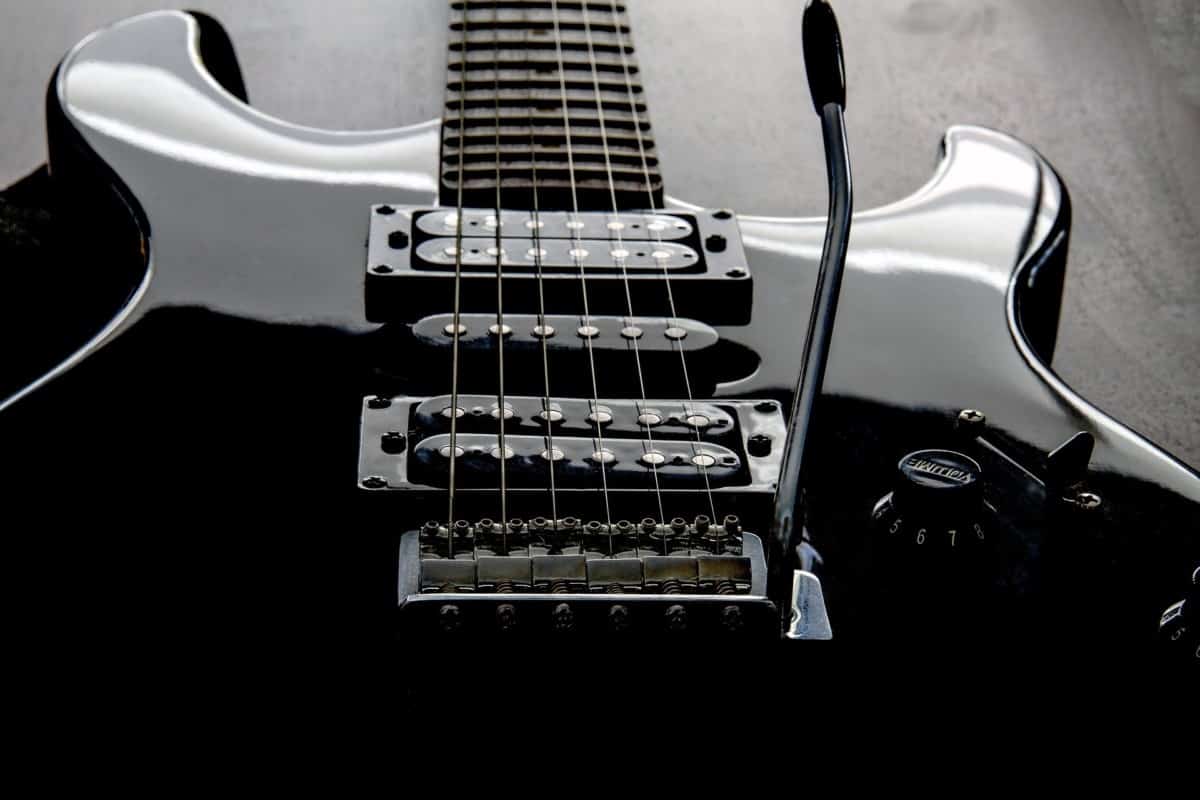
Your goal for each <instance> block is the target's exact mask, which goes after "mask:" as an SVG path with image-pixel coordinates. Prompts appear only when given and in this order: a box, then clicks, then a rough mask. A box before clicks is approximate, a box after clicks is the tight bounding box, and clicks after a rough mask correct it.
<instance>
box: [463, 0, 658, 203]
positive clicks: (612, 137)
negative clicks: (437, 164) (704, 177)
mask: <svg viewBox="0 0 1200 800" xmlns="http://www.w3.org/2000/svg"><path fill="white" fill-rule="evenodd" d="M449 48H450V54H449V59H448V68H447V80H446V106H445V115H444V117H443V119H442V167H441V201H442V204H443V205H447V206H455V205H458V204H459V188H460V182H461V189H462V198H461V201H462V202H461V205H462V206H463V207H474V208H493V207H495V206H496V184H497V177H498V178H499V184H500V206H501V207H502V208H509V209H530V208H534V207H535V202H536V207H538V208H541V209H545V210H572V209H574V208H576V207H577V208H578V210H580V211H604V210H612V209H613V205H614V196H615V204H616V207H617V208H618V209H645V208H650V207H651V206H652V205H653V207H655V208H659V207H661V206H662V197H663V188H662V175H661V173H660V172H659V167H658V155H657V153H656V152H655V149H654V137H653V134H652V132H651V130H650V118H649V114H648V112H647V110H646V102H645V94H644V92H643V89H642V82H641V74H640V72H639V70H638V66H637V62H636V60H635V56H634V50H633V42H632V38H631V36H630V31H629V20H628V18H627V17H626V13H625V4H624V2H615V0H614V2H606V1H605V0H598V1H595V2H587V3H583V2H570V1H569V0H542V1H541V2H538V1H536V0H495V1H493V0H470V2H464V1H463V0H454V1H453V2H451V4H450V34H449ZM564 106H565V107H564ZM572 188H574V191H573V192H572ZM535 191H536V197H535ZM652 197H653V200H652V199H651V198H652Z"/></svg>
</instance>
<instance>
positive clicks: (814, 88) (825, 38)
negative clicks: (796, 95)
mask: <svg viewBox="0 0 1200 800" xmlns="http://www.w3.org/2000/svg"><path fill="white" fill-rule="evenodd" d="M801 38H802V39H803V42H804V69H805V70H806V71H807V72H808V91H809V92H810V93H811V94H812V100H813V108H815V109H816V110H817V116H821V114H822V109H824V108H825V106H827V105H829V104H830V103H836V104H837V105H839V106H841V107H842V108H843V109H844V108H845V107H846V65H845V62H844V60H843V58H842V34H841V33H840V32H839V31H838V24H837V17H835V16H834V14H833V9H832V8H831V7H830V5H829V3H827V2H826V0H810V1H809V4H808V6H807V7H806V8H805V9H804V19H803V22H802V30H801Z"/></svg>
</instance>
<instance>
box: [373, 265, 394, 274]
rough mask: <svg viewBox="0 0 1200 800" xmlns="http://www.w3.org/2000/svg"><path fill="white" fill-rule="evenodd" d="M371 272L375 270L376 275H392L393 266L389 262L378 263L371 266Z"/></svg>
mask: <svg viewBox="0 0 1200 800" xmlns="http://www.w3.org/2000/svg"><path fill="white" fill-rule="evenodd" d="M371 272H374V273H375V274H376V275H390V274H391V273H392V268H391V267H389V266H388V265H387V264H376V265H375V266H373V267H371Z"/></svg>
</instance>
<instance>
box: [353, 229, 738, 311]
mask: <svg viewBox="0 0 1200 800" xmlns="http://www.w3.org/2000/svg"><path fill="white" fill-rule="evenodd" d="M460 224H461V237H460V235H459V227H460ZM497 225H499V238H500V241H499V243H497V241H496V238H497ZM460 238H461V245H460V244H458V242H459V241H460ZM497 260H499V261H500V262H501V266H500V268H501V270H502V271H503V274H504V279H503V280H504V297H505V301H504V306H505V308H504V310H505V312H508V313H513V314H536V313H537V312H538V310H539V304H541V305H542V306H544V307H545V308H547V309H554V310H555V311H556V312H557V313H560V314H561V313H564V312H569V313H575V312H579V311H581V310H582V308H583V306H584V305H585V304H584V302H583V293H584V291H585V290H586V293H587V302H586V306H587V308H588V311H589V313H590V314H594V315H597V316H621V315H629V316H639V317H651V316H660V317H672V318H674V317H680V318H691V319H695V320H699V321H702V322H706V323H709V324H729V325H735V324H745V323H747V322H749V321H750V306H751V300H752V295H753V289H752V279H751V275H750V268H749V264H748V263H747V259H746V254H745V251H744V249H743V246H742V240H741V234H740V233H739V231H738V224H737V218H736V217H735V216H734V215H733V214H731V213H730V212H728V211H715V212H709V211H673V210H664V211H654V212H649V211H647V212H634V211H623V212H621V213H620V214H615V215H614V214H613V213H611V212H610V213H604V212H580V213H578V214H569V213H566V212H544V213H540V214H536V215H535V214H534V213H533V212H525V211H505V212H503V213H502V214H501V215H500V218H499V220H497V217H496V213H495V211H492V210H487V209H463V210H462V212H461V214H460V213H458V212H456V211H455V210H454V209H445V208H442V209H428V208H414V207H405V206H390V205H380V206H375V207H374V208H373V209H372V213H371V222H370V229H369V233H368V239H367V264H366V275H367V278H366V306H367V318H368V319H370V320H371V321H373V322H413V321H416V320H418V319H421V318H422V317H424V316H426V315H427V314H428V311H429V309H430V307H431V306H433V307H435V308H436V307H437V306H438V305H443V306H444V308H445V309H446V310H450V309H453V308H454V302H453V300H454V282H455V281H454V276H455V274H456V272H457V273H459V274H460V276H461V280H460V281H459V283H460V293H459V310H460V311H461V312H464V313H471V314H478V313H489V312H490V313H492V314H494V313H495V312H496V274H497V269H496V262H497ZM581 276H584V277H586V281H585V280H582V279H581ZM539 281H540V282H539ZM626 283H628V284H629V287H628V288H629V291H628V292H626ZM535 287H536V288H537V289H540V291H537V290H535ZM539 295H540V297H539ZM439 298H443V299H444V301H445V302H444V304H440V303H438V302H437V301H438V299H439ZM631 305H632V309H631V308H630V306H631Z"/></svg>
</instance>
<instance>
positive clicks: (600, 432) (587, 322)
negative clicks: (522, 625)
mask: <svg viewBox="0 0 1200 800" xmlns="http://www.w3.org/2000/svg"><path fill="white" fill-rule="evenodd" d="M550 13H551V17H552V19H553V21H554V49H555V52H556V57H557V59H558V83H559V88H560V90H561V94H562V112H563V134H564V139H565V143H566V146H567V170H568V174H569V176H570V184H571V212H572V213H571V221H570V227H571V246H572V256H573V257H574V258H575V260H576V262H577V263H578V264H579V288H580V290H581V294H582V295H583V318H582V319H581V320H580V326H581V331H585V332H589V333H590V329H591V328H592V327H593V326H592V317H591V313H590V311H589V309H588V293H587V269H586V268H585V266H584V264H583V258H582V257H580V255H579V254H580V253H582V252H583V244H582V242H581V241H580V236H579V229H580V228H581V227H582V226H583V224H582V222H581V221H580V219H579V193H578V191H577V189H576V184H575V154H574V151H573V150H572V148H571V114H570V111H569V110H568V108H567V78H566V69H567V68H566V63H565V62H564V60H563V54H562V35H561V29H560V27H559V21H558V0H550ZM585 329H586V330H585ZM581 338H583V342H584V345H585V347H586V348H587V356H588V367H589V368H590V370H591V377H592V424H594V425H595V426H596V437H595V439H593V441H594V442H595V443H596V455H597V456H598V457H599V458H598V463H599V466H600V486H601V490H602V491H603V493H604V521H605V524H606V525H607V527H608V530H610V531H611V530H612V507H611V506H610V504H609V500H608V461H607V458H606V456H607V451H606V450H605V449H604V423H603V420H602V419H601V417H600V414H601V411H600V398H599V392H598V390H597V388H596V358H595V355H594V354H593V352H592V336H590V335H587V336H582V337H581ZM579 551H580V552H581V553H582V552H583V540H582V538H581V539H580V544H579Z"/></svg>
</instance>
